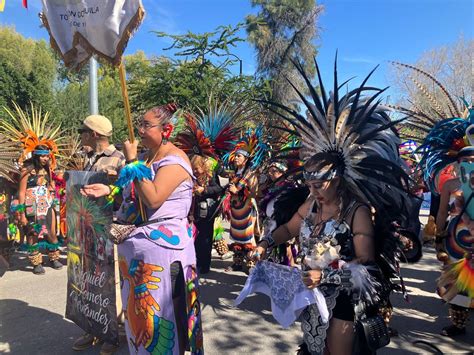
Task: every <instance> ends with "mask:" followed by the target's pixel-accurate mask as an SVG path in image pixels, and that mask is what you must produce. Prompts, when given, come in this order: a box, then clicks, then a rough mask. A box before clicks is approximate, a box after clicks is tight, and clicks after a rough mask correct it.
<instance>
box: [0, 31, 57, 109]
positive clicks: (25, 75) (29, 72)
mask: <svg viewBox="0 0 474 355" xmlns="http://www.w3.org/2000/svg"><path fill="white" fill-rule="evenodd" d="M0 43H2V46H0V105H2V106H7V107H10V108H12V104H11V102H12V101H16V102H17V103H18V104H19V105H20V106H21V107H22V108H27V106H29V102H33V103H34V104H35V105H40V106H41V107H43V109H46V110H50V109H52V108H53V105H54V92H53V84H54V81H55V78H56V60H55V58H54V55H53V53H52V51H51V49H50V48H49V45H48V44H47V43H46V42H45V41H43V40H40V41H36V40H32V39H27V38H25V37H23V36H22V35H21V34H19V33H18V32H16V31H15V29H14V28H12V27H7V26H0Z"/></svg>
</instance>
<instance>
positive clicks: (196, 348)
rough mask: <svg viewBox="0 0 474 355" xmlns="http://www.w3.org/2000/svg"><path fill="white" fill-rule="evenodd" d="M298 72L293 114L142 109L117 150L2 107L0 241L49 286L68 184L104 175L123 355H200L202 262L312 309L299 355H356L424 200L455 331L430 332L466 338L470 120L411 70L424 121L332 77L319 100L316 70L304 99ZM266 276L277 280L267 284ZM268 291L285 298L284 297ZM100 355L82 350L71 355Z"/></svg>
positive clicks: (376, 338) (471, 291) (83, 341)
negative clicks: (72, 174) (223, 262)
mask: <svg viewBox="0 0 474 355" xmlns="http://www.w3.org/2000/svg"><path fill="white" fill-rule="evenodd" d="M295 65H296V67H297V69H298V71H299V72H300V74H301V75H302V76H303V78H304V79H305V82H306V83H307V87H306V88H305V90H304V91H303V92H299V91H298V90H297V89H295V90H296V91H297V94H298V95H299V97H300V99H301V103H300V104H299V106H294V107H293V106H291V107H288V106H285V105H282V104H281V103H279V102H269V101H265V100H262V101H261V102H259V103H258V104H257V103H253V102H252V103H251V102H240V103H235V102H233V101H232V100H231V99H228V100H227V101H224V102H220V101H219V100H218V99H217V98H216V97H212V96H211V97H210V98H209V105H208V107H205V108H204V107H201V108H193V109H186V108H178V107H177V106H176V105H174V104H168V105H163V106H159V107H155V108H152V109H150V110H148V111H146V113H145V114H143V115H142V116H141V117H140V119H139V121H138V123H137V126H136V129H137V132H138V135H139V138H140V139H139V140H135V141H133V142H130V141H126V142H125V143H123V145H122V149H121V151H120V150H118V149H117V148H116V147H115V146H114V145H113V144H111V142H110V140H111V137H112V134H113V127H112V124H111V123H110V121H109V120H108V119H107V118H106V117H104V116H100V115H91V116H89V117H87V118H86V119H85V120H84V122H83V126H82V127H81V129H80V130H79V134H80V139H79V141H78V143H77V144H74V141H76V140H75V139H72V138H66V137H64V136H63V135H62V134H63V133H62V132H63V131H62V130H61V128H60V127H58V126H56V125H55V124H54V122H52V121H49V118H48V116H47V115H42V114H41V112H40V111H37V110H36V109H35V108H34V107H31V110H30V114H29V115H28V114H27V113H25V112H23V111H22V110H21V109H20V108H19V107H18V106H15V107H16V111H8V114H9V116H10V120H8V121H5V122H2V123H1V124H0V141H1V142H2V143H4V144H2V147H1V148H0V149H4V150H5V152H6V151H8V152H9V153H11V154H4V155H3V157H1V158H0V159H2V164H1V165H2V166H1V167H0V174H1V176H2V185H1V189H2V191H1V193H2V194H1V195H0V196H1V197H2V199H1V201H2V203H1V205H0V213H2V214H1V216H2V221H3V222H4V224H3V226H4V230H5V236H6V237H8V239H10V240H15V241H21V242H25V243H26V250H27V252H28V258H29V261H30V263H31V265H32V271H33V273H35V274H38V275H41V274H44V273H45V268H44V264H43V256H42V251H43V250H47V252H48V263H49V265H50V266H51V267H52V268H54V269H60V268H61V267H62V263H61V262H60V249H59V248H60V245H61V243H63V244H64V245H66V246H67V235H68V231H67V229H68V228H67V227H68V226H67V223H66V213H67V206H68V199H67V195H66V194H65V186H66V182H65V178H64V172H65V171H67V170H84V171H94V172H102V173H104V174H106V175H107V179H108V184H90V185H86V186H83V187H82V189H81V193H82V194H83V195H84V196H88V197H89V198H91V199H97V198H102V197H106V198H107V199H109V200H110V201H111V202H112V203H113V204H114V210H115V212H114V228H115V229H116V230H117V231H118V232H117V233H118V234H119V235H120V238H118V240H117V239H115V242H116V243H118V247H117V249H118V251H117V255H116V259H117V261H118V264H119V269H120V277H121V279H122V280H123V282H122V289H121V298H120V296H119V297H118V302H117V308H118V312H117V314H118V315H120V314H123V316H122V318H123V319H122V321H123V322H124V324H125V332H126V335H127V337H126V338H127V340H128V345H129V349H130V352H131V353H140V354H141V353H153V354H171V353H173V354H181V353H184V351H185V350H189V351H191V353H193V354H201V353H203V352H204V349H203V335H202V324H201V316H200V304H199V286H198V280H199V277H200V276H201V275H205V274H206V273H208V272H209V271H210V268H211V260H212V257H211V254H212V249H213V248H215V249H216V251H217V253H218V254H219V255H220V257H221V258H223V259H232V263H231V266H230V267H229V268H228V269H226V271H244V272H247V273H248V274H249V275H250V276H249V280H248V284H249V285H251V284H252V283H254V284H256V283H259V282H260V283H264V284H266V285H267V286H268V287H269V289H270V291H269V292H268V294H269V297H271V298H272V302H273V301H274V302H275V303H276V304H278V302H279V304H280V305H281V307H280V308H281V309H282V310H285V308H288V307H289V308H291V307H293V306H292V305H294V304H295V302H293V301H294V300H297V298H298V297H300V296H299V295H300V294H301V295H302V294H304V295H306V294H307V292H309V293H311V295H316V296H315V297H316V298H315V299H317V298H318V297H319V301H318V302H316V301H315V302H310V304H308V305H306V306H305V307H303V308H302V309H301V314H300V320H301V324H302V331H303V340H304V342H303V343H302V344H301V345H300V346H299V348H298V350H297V352H298V353H299V354H323V353H325V351H326V352H329V353H332V354H350V353H360V354H362V353H363V354H368V353H374V352H375V351H376V350H377V349H378V348H380V347H383V346H385V345H386V344H387V342H388V337H389V336H390V335H394V332H390V328H389V327H388V322H389V320H390V316H391V313H392V306H391V303H390V295H391V293H392V292H394V291H400V292H402V293H403V294H404V295H406V290H405V288H404V284H403V278H402V277H401V275H400V266H399V259H400V256H401V255H402V254H403V252H404V251H405V252H406V251H408V250H410V248H413V242H414V241H413V240H410V239H409V238H407V236H406V235H405V234H404V233H403V230H405V229H406V228H407V226H410V225H412V224H413V222H414V220H416V223H418V214H417V210H418V209H419V206H420V191H421V192H422V191H429V192H430V193H431V195H432V206H431V211H430V215H431V218H430V222H429V223H428V225H427V226H426V228H425V231H424V239H425V240H430V239H432V240H433V242H434V243H435V245H436V251H437V257H438V259H439V261H440V262H441V263H442V265H443V268H442V273H441V277H440V279H439V280H438V290H437V292H438V294H439V295H440V297H442V298H443V299H444V300H445V301H446V302H447V303H448V304H449V314H450V317H451V320H452V323H453V324H452V325H450V326H446V327H444V328H443V329H442V333H443V334H444V335H446V336H456V335H459V334H462V333H464V332H465V329H466V324H467V320H468V317H469V312H470V309H471V308H472V307H473V305H474V302H473V301H472V300H473V296H474V264H473V263H474V262H473V258H472V256H473V251H474V249H473V242H474V201H472V202H471V200H472V196H473V191H474V190H473V188H474V182H473V181H474V180H473V177H474V172H473V171H474V169H473V167H474V165H473V164H472V163H473V162H474V111H473V108H472V104H469V103H468V102H466V101H465V100H458V99H457V98H456V99H455V98H452V97H451V96H450V95H449V93H448V92H447V91H446V90H445V89H444V87H442V86H441V84H439V82H438V81H437V80H436V79H435V78H433V77H432V76H431V75H430V74H429V73H425V72H422V71H420V70H419V69H416V68H413V67H410V68H411V69H413V70H416V71H417V72H418V73H421V74H420V75H423V76H426V77H427V78H428V79H429V80H432V82H433V83H434V86H435V87H436V90H438V91H439V93H438V94H437V95H436V96H434V95H431V94H430V93H429V90H426V88H425V87H424V86H423V85H422V84H419V83H418V84H419V85H418V87H419V88H420V91H421V92H422V93H423V94H424V95H426V97H427V100H426V102H428V103H429V104H428V105H426V104H425V105H424V106H423V107H418V106H416V104H413V105H412V106H410V107H388V106H385V105H382V104H381V99H380V98H379V97H380V95H381V94H382V93H383V90H380V89H377V88H373V87H369V86H367V85H366V83H367V80H368V79H369V77H367V78H366V79H365V80H364V81H363V82H362V83H361V85H360V87H358V88H356V89H353V90H351V91H345V90H343V89H342V87H343V85H341V84H340V83H339V82H338V80H337V71H336V70H335V75H334V84H333V88H332V89H331V90H329V91H326V88H325V86H324V84H323V82H322V80H321V76H320V74H319V69H318V70H317V74H318V76H317V87H315V86H313V84H312V82H313V80H312V78H309V77H308V76H307V74H306V73H305V72H304V70H303V68H302V67H301V66H300V65H299V64H298V63H296V64H295ZM399 65H401V64H399ZM369 76H370V75H369ZM268 117H272V120H270V119H269V118H268ZM177 119H180V120H181V121H180V130H179V132H177V133H176V134H175V133H174V132H173V131H174V128H175V126H176V120H177ZM260 122H266V124H261V123H260ZM71 142H72V143H71ZM139 143H140V146H139ZM79 147H81V149H80V153H78V148H79ZM15 151H18V152H20V153H19V155H18V157H17V158H15V159H14V158H12V156H13V155H14V154H13V152H15ZM15 174H17V175H15ZM471 206H472V207H471ZM413 211H416V212H415V213H413ZM224 219H225V220H227V221H229V225H230V228H229V241H230V242H229V243H228V239H227V238H226V236H225V233H224V230H225V229H224V227H223V224H222V220H224ZM110 223H112V221H110ZM416 223H415V224H416ZM417 232H418V231H417ZM2 233H3V232H2ZM416 234H417V233H415V235H416ZM275 264H277V265H282V268H281V270H285V271H284V272H283V271H282V272H281V273H275V272H274V269H272V267H273V266H272V265H275ZM48 272H49V271H48ZM285 272H287V273H285ZM295 273H296V274H295ZM294 275H296V278H294ZM117 277H118V276H117ZM117 282H119V281H118V280H117ZM277 283H280V286H278V285H277V286H275V287H273V286H272V285H273V284H277ZM281 284H285V285H289V286H288V289H287V290H286V291H285V292H283V293H285V296H282V292H280V291H281ZM274 290H280V291H278V292H276V291H274ZM290 290H291V291H290ZM303 291H304V292H306V293H304V292H303ZM434 291H435V290H433V292H434ZM302 292H303V293H302ZM305 297H306V296H305ZM282 299H284V300H285V302H286V303H285V304H284V305H283V303H284V302H283V303H282ZM305 299H307V297H306V298H305ZM122 311H123V312H122ZM96 341H97V339H96V335H92V334H85V335H84V336H82V337H81V338H79V339H77V341H76V342H75V344H74V349H75V350H83V349H86V348H88V347H90V346H92V345H93V344H94V343H95V342H96ZM297 345H298V344H295V349H296V348H297ZM102 348H103V349H102V353H104V354H105V353H113V352H114V351H115V350H116V346H115V345H114V344H107V343H106V344H104V345H103V346H102Z"/></svg>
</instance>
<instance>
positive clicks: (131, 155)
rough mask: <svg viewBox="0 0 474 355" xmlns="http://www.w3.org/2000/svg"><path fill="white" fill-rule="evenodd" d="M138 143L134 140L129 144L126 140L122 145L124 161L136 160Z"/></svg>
mask: <svg viewBox="0 0 474 355" xmlns="http://www.w3.org/2000/svg"><path fill="white" fill-rule="evenodd" d="M137 147H138V141H137V140H136V139H135V141H134V142H133V143H131V142H130V141H129V140H128V139H127V140H126V141H125V142H124V143H123V155H125V160H127V161H129V160H135V159H137V156H138V154H137V152H138V148H137Z"/></svg>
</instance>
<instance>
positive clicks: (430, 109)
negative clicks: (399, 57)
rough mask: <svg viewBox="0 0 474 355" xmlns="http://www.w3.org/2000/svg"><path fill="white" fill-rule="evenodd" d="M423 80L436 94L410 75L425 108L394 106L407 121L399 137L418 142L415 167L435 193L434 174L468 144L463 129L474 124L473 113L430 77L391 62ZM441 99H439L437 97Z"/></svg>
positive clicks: (466, 104) (409, 67) (467, 106)
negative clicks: (427, 82)
mask: <svg viewBox="0 0 474 355" xmlns="http://www.w3.org/2000/svg"><path fill="white" fill-rule="evenodd" d="M393 64H394V65H396V66H400V67H404V68H408V69H411V70H412V71H413V72H415V73H417V74H418V75H421V76H423V77H425V78H427V79H428V80H429V81H430V82H432V83H433V87H435V88H437V89H438V90H437V91H438V92H439V94H436V93H435V92H433V91H430V90H428V89H427V88H426V86H425V85H423V84H422V83H420V82H419V81H418V80H417V79H415V78H414V77H412V76H410V79H411V80H412V81H413V83H414V84H415V85H416V87H417V88H418V90H419V93H420V94H421V95H422V96H423V97H424V98H425V99H426V100H425V101H426V103H427V105H425V106H423V107H421V105H419V104H416V103H412V107H411V108H409V109H408V108H404V107H399V106H396V107H395V108H396V109H397V110H399V111H400V112H402V113H404V114H407V115H408V116H409V118H408V119H407V121H406V122H405V123H404V129H403V130H402V132H404V133H403V135H404V136H405V137H408V138H412V139H414V140H417V141H418V142H420V143H421V144H420V146H419V147H418V148H417V150H416V152H415V153H417V154H418V153H419V154H421V155H422V158H421V160H420V163H419V167H420V168H421V170H422V171H423V175H424V180H425V182H426V183H427V184H428V185H429V186H430V190H431V191H433V192H437V187H436V184H435V181H436V177H437V175H438V174H439V173H440V172H441V171H442V170H443V169H444V168H445V167H446V166H448V165H449V164H452V163H454V162H455V161H456V159H457V154H458V152H459V151H460V150H461V149H462V148H464V147H466V146H468V145H472V143H470V142H468V141H467V140H466V139H465V136H466V130H467V128H468V127H469V126H470V125H471V124H473V123H474V110H473V108H472V104H471V105H469V104H468V103H467V102H466V101H465V100H464V99H457V100H455V99H454V98H453V97H452V95H450V93H449V92H448V90H447V89H446V88H445V87H444V86H443V85H442V84H441V83H440V82H439V81H438V80H437V79H436V78H435V77H434V76H433V75H431V74H429V73H427V72H425V71H423V70H421V69H419V68H416V67H414V66H412V65H408V64H403V63H397V62H393ZM437 97H441V98H437Z"/></svg>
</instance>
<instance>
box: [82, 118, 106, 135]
mask: <svg viewBox="0 0 474 355" xmlns="http://www.w3.org/2000/svg"><path fill="white" fill-rule="evenodd" d="M83 125H84V127H87V128H89V129H91V130H93V131H94V132H97V133H98V134H100V135H101V136H105V137H110V136H111V135H112V123H111V122H110V120H109V119H108V118H107V117H105V116H101V115H90V116H87V117H86V119H85V120H84V122H83Z"/></svg>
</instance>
